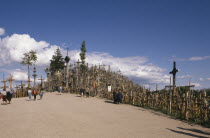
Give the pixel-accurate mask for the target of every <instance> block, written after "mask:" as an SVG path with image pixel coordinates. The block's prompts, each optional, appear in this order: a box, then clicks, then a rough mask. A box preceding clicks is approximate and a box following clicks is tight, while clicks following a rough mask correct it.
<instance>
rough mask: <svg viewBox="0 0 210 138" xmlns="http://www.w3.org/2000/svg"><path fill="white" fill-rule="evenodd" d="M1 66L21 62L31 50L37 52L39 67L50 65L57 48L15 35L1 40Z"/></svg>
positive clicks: (25, 36) (28, 37)
mask: <svg viewBox="0 0 210 138" xmlns="http://www.w3.org/2000/svg"><path fill="white" fill-rule="evenodd" d="M0 48H1V49H0V53H1V55H0V64H1V65H3V64H12V63H17V62H21V57H23V54H24V53H26V52H29V51H30V50H35V51H37V57H38V63H37V64H38V65H43V64H47V63H49V61H50V59H51V58H52V55H53V54H54V52H55V49H56V48H57V46H51V45H49V43H47V42H45V41H39V42H37V41H36V40H35V39H33V38H31V37H30V36H29V35H27V34H23V35H19V34H13V35H12V36H7V37H5V38H3V39H1V40H0Z"/></svg>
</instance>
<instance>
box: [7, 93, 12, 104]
mask: <svg viewBox="0 0 210 138" xmlns="http://www.w3.org/2000/svg"><path fill="white" fill-rule="evenodd" d="M12 94H13V91H12V90H11V91H9V90H8V91H7V96H6V97H7V101H8V102H9V104H10V103H11V100H12Z"/></svg>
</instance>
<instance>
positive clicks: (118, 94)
mask: <svg viewBox="0 0 210 138" xmlns="http://www.w3.org/2000/svg"><path fill="white" fill-rule="evenodd" d="M122 99H123V95H122V90H121V89H115V90H114V92H113V100H114V103H115V104H119V103H122Z"/></svg>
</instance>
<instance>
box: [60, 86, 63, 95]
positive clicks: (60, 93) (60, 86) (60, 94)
mask: <svg viewBox="0 0 210 138" xmlns="http://www.w3.org/2000/svg"><path fill="white" fill-rule="evenodd" d="M62 90H63V88H62V86H60V87H59V93H60V95H61V94H62Z"/></svg>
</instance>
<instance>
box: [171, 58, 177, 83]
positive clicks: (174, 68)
mask: <svg viewBox="0 0 210 138" xmlns="http://www.w3.org/2000/svg"><path fill="white" fill-rule="evenodd" d="M177 72H178V69H177V68H176V62H175V61H174V67H173V70H172V71H171V72H170V74H172V75H173V85H176V73H177Z"/></svg>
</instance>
